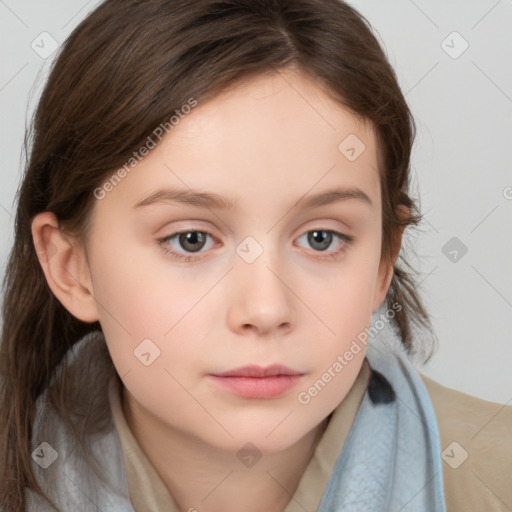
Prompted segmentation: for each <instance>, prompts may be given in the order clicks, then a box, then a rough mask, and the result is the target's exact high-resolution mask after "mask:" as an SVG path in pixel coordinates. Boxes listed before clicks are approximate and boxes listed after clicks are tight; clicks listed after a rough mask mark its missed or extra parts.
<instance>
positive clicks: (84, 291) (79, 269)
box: [32, 212, 99, 322]
mask: <svg viewBox="0 0 512 512" xmlns="http://www.w3.org/2000/svg"><path fill="white" fill-rule="evenodd" d="M32 238H33V241H34V246H35V248H36V251H37V256H38V259H39V263H40V264H41V267H42V269H43V272H44V275H45V277H46V281H47V283H48V286H49V287H50V289H51V291H52V292H53V294H54V295H55V296H56V297H57V299H58V300H59V301H60V302H61V303H62V305H63V306H64V307H65V308H66V309H67V310H68V311H69V312H70V313H71V314H72V315H73V316H75V317H76V318H78V319H79V320H82V321H83V322H95V321H97V320H98V319H99V316H98V309H97V304H96V301H95V300H94V295H93V287H92V282H91V278H90V273H89V267H88V264H87V261H86V259H85V255H84V254H83V251H82V250H81V249H78V248H77V247H75V245H73V243H72V239H71V237H70V236H68V235H66V234H65V233H64V232H63V231H62V230H61V229H60V228H59V223H58V220H57V218H56V216H55V214H54V213H52V212H44V213H40V214H38V215H36V217H35V218H34V220H33V221H32Z"/></svg>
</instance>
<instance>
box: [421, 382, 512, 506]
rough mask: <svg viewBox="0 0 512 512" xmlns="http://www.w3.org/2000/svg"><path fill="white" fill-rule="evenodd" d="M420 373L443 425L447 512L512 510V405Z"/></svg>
mask: <svg viewBox="0 0 512 512" xmlns="http://www.w3.org/2000/svg"><path fill="white" fill-rule="evenodd" d="M419 373H420V376H421V378H422V380H423V382H424V384H425V386H426V388H427V391H428V393H429V396H430V399H431V401H432V405H433V408H434V412H435V415H436V418H437V422H438V426H439V435H440V440H441V443H440V444H441V450H442V452H441V453H442V458H443V481H444V486H445V499H446V506H447V512H452V511H458V510H466V511H471V510H485V511H486V512H494V511H506V510H507V511H508V510H512V476H511V475H512V407H510V406H508V405H503V404H499V403H495V402H490V401H487V400H482V399H480V398H477V397H475V396H472V395H468V394H466V393H463V392H461V391H457V390H455V389H451V388H448V387H446V386H443V385H441V384H439V383H438V382H436V381H434V380H432V379H431V378H429V377H427V376H426V375H424V374H423V373H421V372H419Z"/></svg>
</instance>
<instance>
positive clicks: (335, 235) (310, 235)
mask: <svg viewBox="0 0 512 512" xmlns="http://www.w3.org/2000/svg"><path fill="white" fill-rule="evenodd" d="M303 237H306V238H307V242H308V244H310V245H311V246H312V247H313V248H314V249H315V252H324V251H326V250H327V249H328V248H329V247H330V246H331V244H332V243H333V241H336V240H338V244H337V248H336V249H334V251H331V252H328V253H327V254H325V255H323V256H322V257H325V258H335V257H336V256H338V255H340V254H342V253H344V252H345V251H346V250H347V249H348V247H349V246H350V244H351V243H352V242H353V238H352V237H351V236H348V235H345V234H343V233H339V232H338V231H333V230H328V229H321V228H318V229H312V230H309V231H307V232H306V233H304V234H303V235H302V236H300V237H299V238H298V239H297V240H300V239H301V238H303Z"/></svg>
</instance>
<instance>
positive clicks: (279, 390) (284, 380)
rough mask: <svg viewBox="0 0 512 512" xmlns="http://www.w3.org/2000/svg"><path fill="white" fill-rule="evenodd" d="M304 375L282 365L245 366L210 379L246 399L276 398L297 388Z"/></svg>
mask: <svg viewBox="0 0 512 512" xmlns="http://www.w3.org/2000/svg"><path fill="white" fill-rule="evenodd" d="M303 375H304V374H303V373H301V372H299V371H297V370H293V369H291V368H288V367H286V366H282V365H272V366H267V367H265V368H263V367H261V366H253V365H252V366H244V367H240V368H235V369H233V370H229V371H227V372H222V373H217V374H211V375H209V377H210V378H211V379H212V380H213V381H214V382H215V383H216V384H217V385H218V386H219V387H221V388H223V389H226V390H228V391H230V392H231V393H234V394H235V395H239V396H243V397H245V398H275V397H278V396H281V395H283V394H284V393H286V392H287V391H289V390H290V389H291V388H293V387H295V386H296V385H297V384H298V383H299V382H300V380H301V379H302V377H303Z"/></svg>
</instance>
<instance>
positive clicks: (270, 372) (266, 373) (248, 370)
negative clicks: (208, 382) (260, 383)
mask: <svg viewBox="0 0 512 512" xmlns="http://www.w3.org/2000/svg"><path fill="white" fill-rule="evenodd" d="M213 375H215V376H216V377H275V376H277V375H302V373H301V372H299V371H297V370H292V369H291V368H288V367H287V366H283V365H281V364H273V365H271V366H266V367H262V366H256V365H250V366H241V367H240V368H234V369H233V370H228V371H227V372H222V373H215V374H213Z"/></svg>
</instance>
